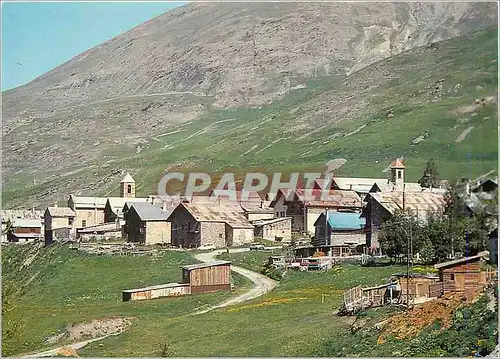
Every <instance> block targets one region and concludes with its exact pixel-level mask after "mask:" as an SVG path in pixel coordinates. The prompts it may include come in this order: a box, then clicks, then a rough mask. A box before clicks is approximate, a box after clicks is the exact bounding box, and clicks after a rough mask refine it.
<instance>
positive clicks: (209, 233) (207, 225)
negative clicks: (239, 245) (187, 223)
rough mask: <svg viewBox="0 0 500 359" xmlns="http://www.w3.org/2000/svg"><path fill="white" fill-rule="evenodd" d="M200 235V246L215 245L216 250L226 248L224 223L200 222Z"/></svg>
mask: <svg viewBox="0 0 500 359" xmlns="http://www.w3.org/2000/svg"><path fill="white" fill-rule="evenodd" d="M200 234H201V243H200V245H205V244H215V246H216V247H218V248H221V247H225V246H226V224H225V223H224V222H201V223H200Z"/></svg>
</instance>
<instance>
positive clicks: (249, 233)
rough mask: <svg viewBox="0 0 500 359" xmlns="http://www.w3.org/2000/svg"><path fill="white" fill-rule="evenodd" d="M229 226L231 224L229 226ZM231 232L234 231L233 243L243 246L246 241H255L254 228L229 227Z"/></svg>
mask: <svg viewBox="0 0 500 359" xmlns="http://www.w3.org/2000/svg"><path fill="white" fill-rule="evenodd" d="M227 227H229V226H227ZM229 228H230V229H229V232H232V239H233V241H232V245H233V246H241V245H244V244H246V243H252V242H253V238H254V236H253V231H254V230H253V228H231V227H229Z"/></svg>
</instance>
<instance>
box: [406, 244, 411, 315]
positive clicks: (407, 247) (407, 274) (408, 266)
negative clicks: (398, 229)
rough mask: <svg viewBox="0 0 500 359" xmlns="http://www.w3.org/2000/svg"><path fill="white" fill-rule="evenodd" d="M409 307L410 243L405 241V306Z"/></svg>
mask: <svg viewBox="0 0 500 359" xmlns="http://www.w3.org/2000/svg"><path fill="white" fill-rule="evenodd" d="M409 307H410V243H409V238H408V241H407V243H406V308H409Z"/></svg>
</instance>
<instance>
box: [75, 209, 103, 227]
mask: <svg viewBox="0 0 500 359" xmlns="http://www.w3.org/2000/svg"><path fill="white" fill-rule="evenodd" d="M75 212H76V217H75V227H76V228H83V227H88V226H95V225H98V224H102V223H104V209H80V208H77V209H76V211H75ZM82 221H85V222H86V223H85V226H84V225H83V223H82Z"/></svg>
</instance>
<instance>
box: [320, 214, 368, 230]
mask: <svg viewBox="0 0 500 359" xmlns="http://www.w3.org/2000/svg"><path fill="white" fill-rule="evenodd" d="M359 215H360V213H349V212H328V224H329V225H330V227H331V228H332V229H334V230H342V229H346V230H348V229H352V230H355V229H358V230H359V229H363V228H365V224H366V219H365V218H360V217H359ZM323 218H324V216H323Z"/></svg>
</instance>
